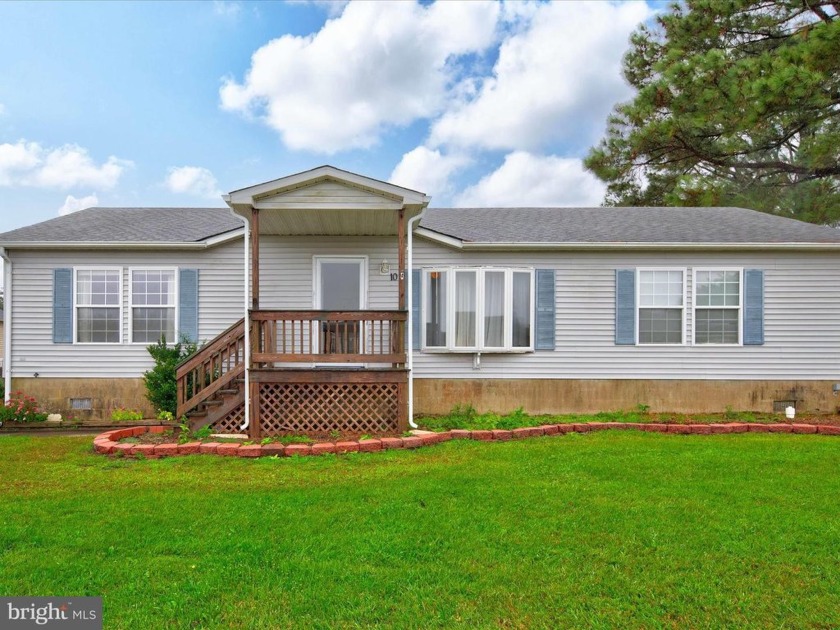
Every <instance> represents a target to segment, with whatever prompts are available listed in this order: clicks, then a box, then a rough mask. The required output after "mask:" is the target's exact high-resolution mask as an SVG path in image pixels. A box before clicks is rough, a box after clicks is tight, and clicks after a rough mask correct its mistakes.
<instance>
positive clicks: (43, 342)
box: [10, 240, 244, 378]
mask: <svg viewBox="0 0 840 630" xmlns="http://www.w3.org/2000/svg"><path fill="white" fill-rule="evenodd" d="M10 253H11V257H12V261H13V268H12V272H13V274H14V277H13V283H14V289H13V301H14V303H13V305H12V309H13V311H12V317H13V324H12V362H13V368H14V374H15V375H16V376H20V377H27V376H30V377H31V376H32V375H33V374H35V373H36V372H37V373H38V375H39V377H56V378H73V377H77V378H84V377H91V378H109V377H112V378H139V377H141V376H142V375H143V372H145V371H146V370H149V369H151V367H152V366H153V365H154V364H153V361H152V358H151V357H150V356H149V353H148V351H147V350H146V344H142V343H138V344H132V343H130V342H129V341H130V337H129V318H130V309H129V304H130V302H129V291H128V290H127V289H126V288H125V287H126V286H127V285H128V282H129V269H134V268H137V269H140V268H146V269H150V268H160V267H161V266H162V265H165V266H167V267H170V268H176V267H181V268H189V269H198V270H199V326H198V339H199V342H205V341H209V340H211V339H213V337H215V336H216V335H218V334H219V333H220V332H222V331H223V330H224V329H225V328H227V327H228V326H230V325H231V324H232V323H234V322H235V321H236V320H238V319H240V318H241V317H242V314H243V305H244V296H243V281H242V272H243V251H242V241H241V240H239V241H233V242H230V243H224V244H221V245H218V246H216V247H211V248H209V249H207V250H204V251H192V252H190V251H149V252H142V251H121V252H117V251H89V252H80V251H69V250H65V251H55V250H51V251H27V252H20V251H14V250H11V252H10ZM84 267H98V268H108V269H119V270H120V271H121V281H122V284H123V290H122V299H121V301H120V307H121V308H122V314H121V325H122V332H121V340H120V343H118V344H55V343H53V341H52V339H53V335H52V325H53V303H52V300H53V297H52V294H53V270H54V269H56V268H74V269H81V268H84ZM74 291H75V288H74Z"/></svg>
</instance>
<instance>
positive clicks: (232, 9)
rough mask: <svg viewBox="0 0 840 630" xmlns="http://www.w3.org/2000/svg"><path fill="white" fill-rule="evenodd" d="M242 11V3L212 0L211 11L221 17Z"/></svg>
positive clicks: (234, 15) (233, 15)
mask: <svg viewBox="0 0 840 630" xmlns="http://www.w3.org/2000/svg"><path fill="white" fill-rule="evenodd" d="M241 12H242V4H241V3H239V2H231V1H229V0H213V13H215V14H216V15H221V16H222V17H237V16H239V14H240V13H241Z"/></svg>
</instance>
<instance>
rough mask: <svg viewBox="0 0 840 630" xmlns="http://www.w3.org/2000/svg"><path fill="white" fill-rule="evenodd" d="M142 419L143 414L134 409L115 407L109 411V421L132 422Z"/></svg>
mask: <svg viewBox="0 0 840 630" xmlns="http://www.w3.org/2000/svg"><path fill="white" fill-rule="evenodd" d="M142 419H143V412H142V411H137V410H136V409H126V408H125V407H117V408H116V409H114V410H113V411H111V420H113V421H114V422H134V421H136V420H142Z"/></svg>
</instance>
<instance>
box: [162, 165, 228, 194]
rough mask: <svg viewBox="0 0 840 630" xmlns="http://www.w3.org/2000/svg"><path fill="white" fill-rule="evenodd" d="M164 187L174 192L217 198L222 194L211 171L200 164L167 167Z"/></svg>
mask: <svg viewBox="0 0 840 630" xmlns="http://www.w3.org/2000/svg"><path fill="white" fill-rule="evenodd" d="M166 187H167V188H168V189H169V190H170V191H172V192H174V193H184V194H188V195H194V196H196V197H208V198H217V197H218V196H219V195H221V194H222V191H221V190H219V183H218V182H217V181H216V178H215V177H214V175H213V173H211V172H210V171H209V170H208V169H206V168H203V167H201V166H179V167H172V168H170V169H169V174H168V175H167V176H166Z"/></svg>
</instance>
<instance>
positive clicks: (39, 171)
mask: <svg viewBox="0 0 840 630" xmlns="http://www.w3.org/2000/svg"><path fill="white" fill-rule="evenodd" d="M131 166H133V162H131V161H129V160H121V159H119V158H117V157H114V156H113V155H112V156H111V157H109V158H108V159H107V160H106V161H105V162H104V163H102V164H96V162H94V160H93V158H91V157H90V154H89V153H88V151H87V149H85V148H83V147H80V146H78V145H75V144H66V145H64V146H61V147H57V148H53V149H48V148H44V147H42V146H41V145H40V144H38V143H37V142H27V141H26V140H19V141H18V142H16V143H15V144H11V143H8V142H7V143H4V144H0V186H35V187H40V188H64V189H67V188H74V187H78V186H90V187H95V188H105V189H111V188H113V187H114V186H116V185H117V182H118V181H119V179H120V177H121V176H122V174H123V172H125V170H126V169H127V168H130V167H131Z"/></svg>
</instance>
